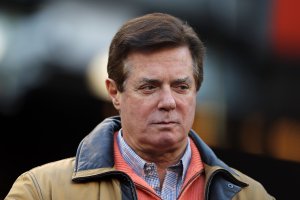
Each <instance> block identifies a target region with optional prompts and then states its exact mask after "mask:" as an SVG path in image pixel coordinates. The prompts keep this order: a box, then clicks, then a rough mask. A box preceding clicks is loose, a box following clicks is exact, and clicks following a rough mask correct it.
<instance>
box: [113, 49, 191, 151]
mask: <svg viewBox="0 0 300 200" xmlns="http://www.w3.org/2000/svg"><path fill="white" fill-rule="evenodd" d="M125 66H126V67H128V68H126V69H127V70H128V71H129V74H128V78H127V80H126V83H125V86H124V91H123V92H122V93H120V92H118V94H117V95H116V98H117V101H118V106H117V107H116V108H117V109H118V110H119V111H120V115H121V121H122V122H121V123H122V129H123V137H124V139H125V141H126V142H127V143H128V144H129V145H130V146H131V147H132V148H133V149H134V150H135V151H137V153H138V152H143V153H146V152H148V153H155V152H156V153H159V152H161V153H163V152H168V151H170V152H171V151H174V150H176V149H177V150H178V149H184V148H185V146H186V144H187V134H188V132H189V130H190V129H191V127H192V124H193V121H194V115H195V108H196V85H195V80H194V77H193V62H192V57H191V55H190V51H189V49H188V48H187V47H177V48H168V49H162V50H159V51H155V52H147V53H145V52H144V53H140V52H133V53H130V54H129V55H128V57H127V59H126V61H125Z"/></svg>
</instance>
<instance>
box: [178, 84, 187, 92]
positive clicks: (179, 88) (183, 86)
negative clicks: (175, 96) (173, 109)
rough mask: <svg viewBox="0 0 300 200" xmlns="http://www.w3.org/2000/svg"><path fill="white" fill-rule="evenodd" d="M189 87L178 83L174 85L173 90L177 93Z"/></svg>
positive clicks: (185, 90)
mask: <svg viewBox="0 0 300 200" xmlns="http://www.w3.org/2000/svg"><path fill="white" fill-rule="evenodd" d="M189 89H190V86H189V85H188V84H179V85H176V86H175V90H176V91H177V92H179V93H185V92H187V91H188V90H189Z"/></svg>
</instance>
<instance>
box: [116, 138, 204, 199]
mask: <svg viewBox="0 0 300 200" xmlns="http://www.w3.org/2000/svg"><path fill="white" fill-rule="evenodd" d="M116 136H117V134H115V139H114V160H115V168H116V169H117V170H119V171H122V172H125V173H126V174H128V175H129V176H130V177H131V178H132V180H133V182H134V184H135V186H136V189H137V196H138V199H139V200H151V199H153V200H154V199H157V200H159V199H161V198H160V197H159V196H158V195H157V194H156V192H155V191H154V189H152V188H151V187H150V186H149V185H148V184H147V182H146V181H145V180H144V179H142V178H141V177H139V176H138V175H137V174H136V173H135V172H134V171H133V169H132V168H131V167H130V166H129V165H128V164H127V163H126V161H125V160H124V159H123V157H122V155H121V153H120V150H119V146H118V144H117V138H116ZM190 141H191V143H190V144H191V150H192V157H191V161H190V165H189V168H188V170H187V173H186V176H185V179H184V183H183V185H182V188H181V191H180V195H179V197H178V199H180V200H193V199H199V200H200V199H201V200H202V199H203V197H204V181H205V175H204V166H203V163H202V161H201V157H200V153H199V151H198V149H197V147H196V145H195V144H194V142H193V141H192V140H190Z"/></svg>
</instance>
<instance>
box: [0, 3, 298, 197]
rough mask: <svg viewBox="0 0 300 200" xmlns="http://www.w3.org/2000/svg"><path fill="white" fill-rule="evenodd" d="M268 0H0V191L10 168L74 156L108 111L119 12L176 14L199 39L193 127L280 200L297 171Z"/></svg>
mask: <svg viewBox="0 0 300 200" xmlns="http://www.w3.org/2000/svg"><path fill="white" fill-rule="evenodd" d="M276 2H279V0H277V1H275V0H186V1H181V0H173V1H170V0H160V1H149V0H128V1H121V0H102V1H101V0H81V1H80V0H68V1H67V0H7V1H4V0H0V133H1V136H2V139H1V144H0V150H1V153H2V157H1V158H2V160H1V167H0V169H1V173H0V199H1V197H2V196H4V195H5V194H6V193H7V192H8V189H9V188H10V187H11V184H12V183H13V181H14V180H15V178H17V176H18V175H19V174H20V173H22V172H24V171H25V170H28V169H30V168H32V167H34V166H37V165H40V164H43V163H46V162H50V161H54V160H57V159H61V158H64V157H69V156H74V154H75V152H76V148H77V145H78V144H79V142H80V140H81V139H82V138H83V137H84V136H85V135H86V134H88V133H89V131H91V130H92V129H93V128H94V127H95V126H96V125H97V123H99V122H100V121H101V120H102V119H104V118H105V117H108V116H110V115H114V114H117V113H116V111H115V110H114V108H113V106H112V105H111V103H110V102H109V101H108V99H107V98H106V96H105V89H104V87H103V86H101V85H103V83H104V78H105V76H106V74H105V67H106V66H105V58H107V50H108V46H109V44H110V41H111V39H112V37H113V35H114V34H115V32H116V31H117V30H118V28H119V27H120V26H121V25H122V24H123V23H124V22H125V21H127V20H128V19H130V18H133V17H136V16H139V15H143V14H145V13H150V12H167V13H170V14H174V15H175V16H177V17H180V18H181V19H183V20H185V21H187V22H188V23H189V24H190V25H192V26H193V27H194V28H195V30H196V32H197V33H198V34H199V37H200V38H201V39H202V40H203V42H204V44H205V46H206V50H207V51H206V56H205V62H204V82H203V85H202V88H201V89H200V92H199V96H198V105H197V106H198V107H197V112H196V118H195V124H194V129H195V130H196V131H197V132H198V133H199V134H200V136H201V137H202V138H203V139H204V140H205V141H206V142H207V143H208V144H209V145H211V146H212V148H214V150H215V151H216V152H217V153H218V155H219V156H220V157H221V158H222V159H224V161H226V162H227V163H229V164H231V165H233V167H236V168H239V169H240V170H241V171H243V172H245V173H247V174H249V175H251V176H252V177H254V178H256V179H258V180H259V181H260V182H262V183H263V184H264V185H265V186H266V188H267V189H268V190H269V191H270V193H272V194H274V195H275V196H277V197H278V199H291V198H292V197H293V194H292V193H291V190H295V191H296V189H295V188H296V187H294V186H292V185H290V186H284V188H286V190H285V189H283V187H282V183H283V182H284V181H289V180H295V179H296V180H300V177H299V174H300V172H299V169H300V148H299V145H298V144H299V142H300V123H299V121H300V103H299V102H300V92H299V86H300V65H299V63H300V57H299V55H300V53H297V52H300V44H299V43H297V42H299V40H295V42H292V46H293V48H294V51H290V50H286V51H284V50H283V49H282V48H279V47H277V49H276V45H274V44H276V41H275V39H274V37H273V36H274V34H273V32H274V30H278V29H276V28H274V26H276V23H275V22H274V16H276V13H275V14H274V12H275V10H276V9H274V8H275V5H276ZM282 2H283V0H282ZM291 6H293V5H291ZM298 16H299V15H298ZM299 17H300V16H299ZM289 23H291V22H289ZM291 26H293V25H291ZM297 30H299V29H297ZM296 38H298V39H300V36H299V37H296ZM280 41H281V42H282V41H283V40H280ZM289 44H290V43H289ZM280 47H282V46H280ZM295 47H296V48H295ZM281 52H285V53H284V54H282V53H281ZM287 52H288V53H287ZM282 171H285V172H284V173H281V172H282ZM297 176H298V177H297ZM274 178H275V179H276V180H280V179H282V181H278V183H276V182H277V181H274ZM296 180H295V181H296ZM298 182H299V181H298ZM294 185H297V184H294ZM287 189H288V190H287Z"/></svg>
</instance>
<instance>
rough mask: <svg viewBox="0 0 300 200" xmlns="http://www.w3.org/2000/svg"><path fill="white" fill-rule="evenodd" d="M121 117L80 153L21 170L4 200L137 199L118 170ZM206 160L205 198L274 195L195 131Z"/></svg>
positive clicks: (89, 139)
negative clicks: (115, 135) (217, 153)
mask: <svg viewBox="0 0 300 200" xmlns="http://www.w3.org/2000/svg"><path fill="white" fill-rule="evenodd" d="M119 129H120V120H119V118H118V117H112V118H108V119H106V120H105V121H103V122H102V123H100V125H99V126H97V127H96V128H95V130H94V131H93V132H92V133H90V134H89V135H88V136H87V137H86V138H85V139H84V140H83V141H82V142H81V144H80V145H79V147H78V151H77V154H76V157H74V158H67V159H64V160H60V161H55V162H52V163H48V164H45V165H42V166H39V167H36V168H33V169H32V170H30V171H28V172H25V173H24V174H22V175H21V176H20V177H18V179H17V180H16V181H15V183H14V184H13V186H12V188H11V190H10V191H9V193H8V195H7V196H6V198H5V200H31V199H32V200H33V199H34V200H76V199H78V200H79V199H85V200H96V199H97V200H98V199H102V200H108V199H113V200H119V199H120V200H121V199H122V200H125V199H128V200H129V199H130V200H134V199H137V196H136V191H135V186H134V183H133V181H132V180H131V178H130V177H129V176H128V175H127V174H125V173H123V172H120V171H116V170H114V168H113V166H114V161H113V152H112V149H113V148H112V145H113V133H114V131H116V130H119ZM190 137H191V138H192V139H193V141H194V142H195V144H196V145H197V148H198V149H199V151H200V153H201V158H202V161H203V162H204V163H205V176H206V180H205V199H214V200H216V199H220V200H227V199H236V200H244V199H251V200H252V199H259V200H264V199H275V198H274V197H272V196H270V195H269V194H268V193H267V192H266V190H265V189H264V187H263V186H262V185H261V184H260V183H258V182H257V181H255V180H253V179H252V178H250V177H248V176H246V175H244V174H242V173H241V172H239V171H237V170H234V169H232V168H230V167H228V166H227V165H226V164H224V163H223V162H222V161H221V160H219V159H218V158H217V157H216V156H215V154H214V153H213V152H212V151H211V149H209V147H208V146H207V145H206V144H205V143H204V142H203V141H202V140H201V139H200V138H199V137H198V135H197V134H196V133H194V132H193V131H192V130H191V132H190Z"/></svg>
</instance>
